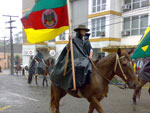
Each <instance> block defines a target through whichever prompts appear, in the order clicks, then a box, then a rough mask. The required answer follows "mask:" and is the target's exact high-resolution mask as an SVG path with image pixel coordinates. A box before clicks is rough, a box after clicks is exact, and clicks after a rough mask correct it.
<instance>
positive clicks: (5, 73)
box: [0, 69, 10, 75]
mask: <svg viewBox="0 0 150 113" xmlns="http://www.w3.org/2000/svg"><path fill="white" fill-rule="evenodd" d="M0 75H10V70H9V69H7V70H2V72H1V73H0Z"/></svg>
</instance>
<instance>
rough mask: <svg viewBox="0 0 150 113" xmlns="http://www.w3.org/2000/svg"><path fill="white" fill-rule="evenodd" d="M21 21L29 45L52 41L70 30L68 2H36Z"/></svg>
mask: <svg viewBox="0 0 150 113" xmlns="http://www.w3.org/2000/svg"><path fill="white" fill-rule="evenodd" d="M21 21H22V24H23V26H24V31H25V33H26V36H27V40H28V42H29V43H40V42H44V41H48V40H52V39H54V38H55V37H56V36H58V35H60V34H61V33H63V32H64V31H65V30H67V29H68V28H69V23H68V11H67V0H36V3H35V5H34V7H33V8H32V9H31V10H30V11H29V12H27V13H26V15H25V16H24V17H23V18H22V19H21Z"/></svg>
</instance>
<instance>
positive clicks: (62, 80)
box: [50, 33, 92, 90]
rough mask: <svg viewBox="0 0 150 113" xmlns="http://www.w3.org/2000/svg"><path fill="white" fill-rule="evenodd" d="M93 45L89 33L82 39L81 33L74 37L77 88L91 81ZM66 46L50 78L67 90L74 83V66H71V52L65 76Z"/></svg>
mask: <svg viewBox="0 0 150 113" xmlns="http://www.w3.org/2000/svg"><path fill="white" fill-rule="evenodd" d="M91 49H92V47H91V44H90V42H89V34H86V35H85V36H84V38H83V39H82V36H81V35H80V34H78V33H77V34H76V36H75V37H74V38H73V52H74V63H75V75H76V85H77V88H80V87H82V86H83V85H84V84H86V83H89V82H90V77H91V72H92V66H91V63H90V60H89V55H90V51H91ZM66 53H67V49H66V47H65V48H64V49H63V51H62V52H61V54H60V56H59V57H58V59H57V61H56V64H55V66H54V69H53V70H52V72H51V75H50V79H51V81H52V82H53V83H54V84H55V85H56V86H59V87H61V88H63V89H65V90H68V89H71V88H72V87H73V83H72V81H73V80H72V68H71V54H69V60H68V66H67V73H66V75H65V76H64V75H63V74H64V67H65V61H66V56H67V54H66Z"/></svg>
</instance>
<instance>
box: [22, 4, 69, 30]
mask: <svg viewBox="0 0 150 113" xmlns="http://www.w3.org/2000/svg"><path fill="white" fill-rule="evenodd" d="M53 10H54V11H55V12H56V14H57V17H58V22H57V24H56V26H54V27H53V29H54V28H60V27H62V26H69V24H68V12H67V5H65V6H64V7H60V8H55V9H53ZM44 11H45V10H41V11H37V12H32V13H31V14H30V15H29V17H28V19H26V18H25V17H23V18H22V19H21V21H22V23H23V25H24V28H26V29H27V28H33V29H47V27H46V26H44V24H43V22H42V14H43V12H44Z"/></svg>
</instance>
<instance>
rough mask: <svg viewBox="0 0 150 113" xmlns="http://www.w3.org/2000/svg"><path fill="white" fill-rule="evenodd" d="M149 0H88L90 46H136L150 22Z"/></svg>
mask: <svg viewBox="0 0 150 113" xmlns="http://www.w3.org/2000/svg"><path fill="white" fill-rule="evenodd" d="M149 3H150V1H149V0H89V16H88V20H89V28H91V34H92V35H91V39H90V40H91V41H92V46H93V48H101V50H102V51H108V52H113V51H114V50H115V49H116V48H118V47H121V48H132V47H134V46H136V45H137V44H138V42H139V40H140V38H141V36H142V34H143V33H144V31H145V29H146V28H147V27H148V25H149V23H150V18H149V15H150V6H149Z"/></svg>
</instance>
